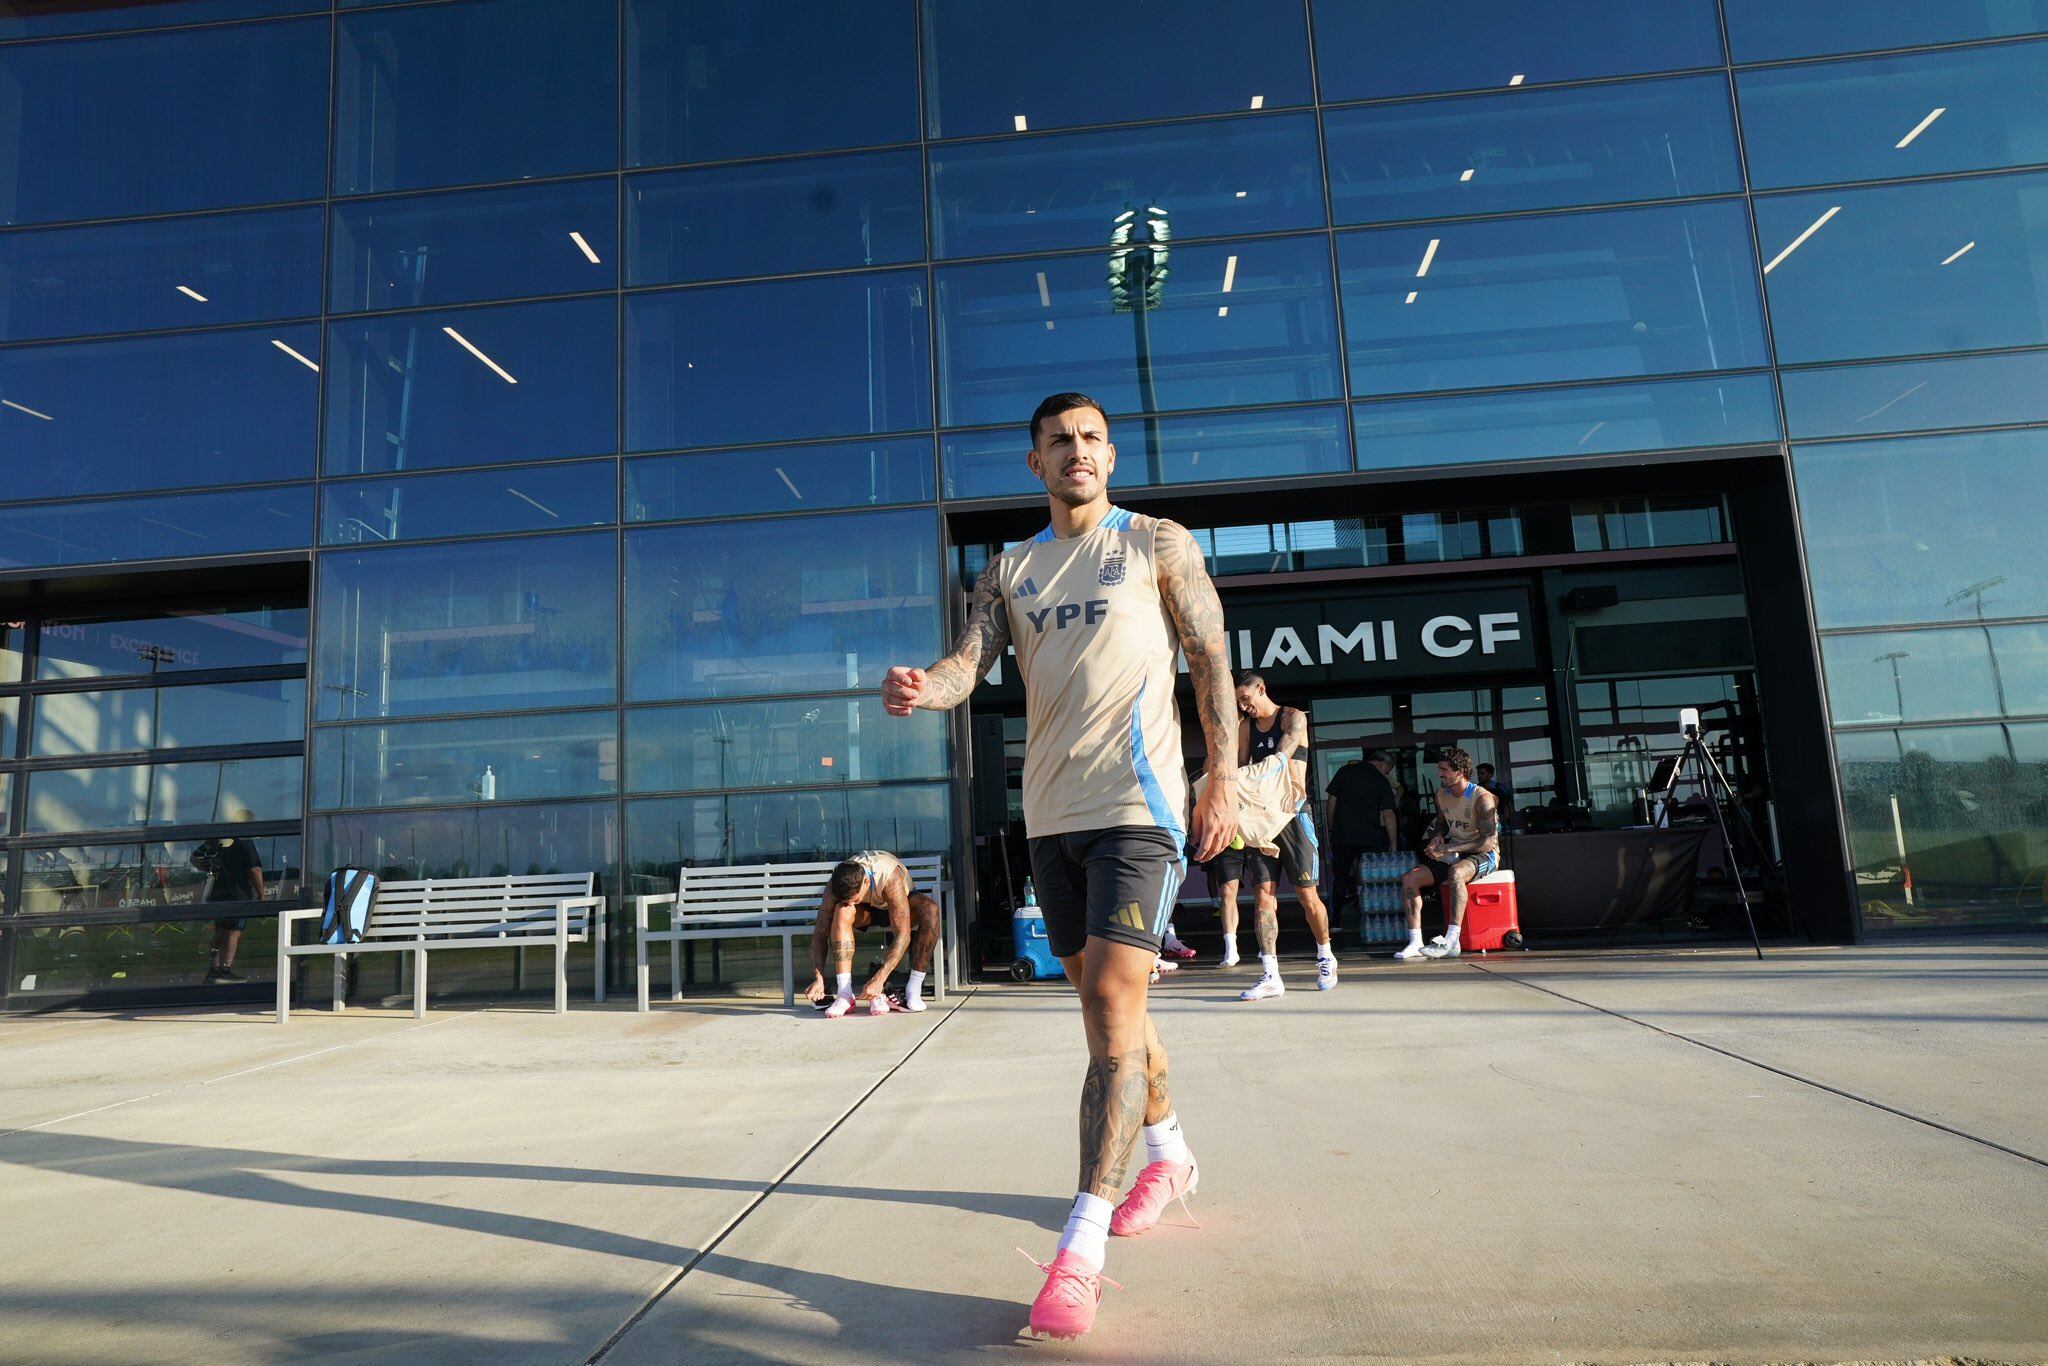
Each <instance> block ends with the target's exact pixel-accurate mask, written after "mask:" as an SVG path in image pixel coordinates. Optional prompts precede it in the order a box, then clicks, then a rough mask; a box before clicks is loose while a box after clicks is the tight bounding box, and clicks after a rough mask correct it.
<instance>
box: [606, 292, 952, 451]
mask: <svg viewBox="0 0 2048 1366" xmlns="http://www.w3.org/2000/svg"><path fill="white" fill-rule="evenodd" d="M931 411H932V403H931V358H930V348H929V342H928V339H927V336H926V332H925V310H924V273H923V272H922V271H897V272H894V273H891V274H886V275H841V276H834V277H830V278H826V279H818V280H778V281H773V282H770V283H767V284H755V285H718V286H713V287H711V288H706V289H688V290H677V291H674V292H671V293H664V294H641V295H636V296H634V297H632V298H630V299H628V300H627V301H626V443H627V449H628V450H635V451H648V450H655V451H658V450H666V449H669V448H672V447H679V446H726V445H733V444H735V443H738V442H743V441H748V442H752V441H796V440H801V439H803V438H804V437H810V436H841V435H850V434H852V433H856V432H888V431H906V430H910V429H913V428H918V427H926V426H929V425H930V424H931Z"/></svg>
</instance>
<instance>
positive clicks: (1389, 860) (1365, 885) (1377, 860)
mask: <svg viewBox="0 0 2048 1366" xmlns="http://www.w3.org/2000/svg"><path fill="white" fill-rule="evenodd" d="M1414 866H1415V856H1414V855H1413V854H1360V855H1359V856H1358V868H1357V881H1358V912H1359V922H1358V924H1359V929H1358V937H1359V939H1360V940H1362V941H1363V942H1364V943H1366V944H1368V945H1372V944H1391V943H1402V942H1405V941H1406V940H1407V938H1408V912H1407V909H1406V908H1405V907H1403V906H1402V904H1401V875H1402V874H1404V873H1406V872H1407V871H1408V870H1409V869H1410V868H1413V867H1414Z"/></svg>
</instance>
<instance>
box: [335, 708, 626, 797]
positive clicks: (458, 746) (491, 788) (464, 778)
mask: <svg viewBox="0 0 2048 1366" xmlns="http://www.w3.org/2000/svg"><path fill="white" fill-rule="evenodd" d="M618 785H619V714H618V713H617V712H613V711H599V712H574V713H570V714H568V715H555V716H493V717H488V718H485V719H482V720H464V721H412V722H406V723H404V724H401V725H395V726H344V727H339V728H326V729H321V730H317V731H315V732H313V803H312V804H313V807H314V808H315V809H316V810H330V809H332V808H335V807H343V806H415V805H424V804H448V803H454V802H491V801H522V800H531V799H533V798H535V797H586V796H599V795H602V794H604V793H608V792H616V791H617V790H618Z"/></svg>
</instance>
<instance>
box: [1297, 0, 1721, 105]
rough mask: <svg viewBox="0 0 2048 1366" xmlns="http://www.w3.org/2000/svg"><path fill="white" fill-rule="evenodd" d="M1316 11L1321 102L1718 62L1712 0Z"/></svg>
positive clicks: (1480, 1) (1454, 3)
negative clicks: (1652, 3)
mask: <svg viewBox="0 0 2048 1366" xmlns="http://www.w3.org/2000/svg"><path fill="white" fill-rule="evenodd" d="M1315 16H1316V71H1317V74H1318V75H1320V76H1321V78H1322V87H1321V88H1322V97H1323V99H1324V100H1326V101H1334V100H1366V99H1376V98H1379V97H1381V96H1385V95H1421V94H1427V93H1429V92H1431V91H1437V90H1491V89H1496V88H1500V87H1504V86H1518V85H1522V84H1524V83H1528V84H1532V85H1541V84H1543V83H1545V82H1547V81H1575V80H1579V79H1582V78H1584V77H1587V76H1630V75H1634V74H1636V73H1638V72H1648V71H1679V70H1683V69H1685V68H1687V67H1696V66H1719V65H1720V64H1721V24H1720V16H1719V15H1717V14H1716V13H1715V10H1714V3H1713V0H1665V3H1662V4H1658V5H1654V6H1648V5H1641V4H1637V3H1634V2H1633V0H1573V3H1571V4H1569V5H1530V4H1526V3H1523V2H1522V0H1434V2H1433V3H1431V4H1427V5H1404V4H1388V3H1385V2H1384V0H1381V3H1360V0H1315Z"/></svg>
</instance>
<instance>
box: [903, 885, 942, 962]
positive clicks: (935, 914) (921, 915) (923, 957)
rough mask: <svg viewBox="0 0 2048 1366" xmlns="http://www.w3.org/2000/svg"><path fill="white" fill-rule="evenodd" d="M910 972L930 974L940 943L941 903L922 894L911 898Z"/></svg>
mask: <svg viewBox="0 0 2048 1366" xmlns="http://www.w3.org/2000/svg"><path fill="white" fill-rule="evenodd" d="M910 921H911V929H910V970H911V971H912V972H930V971H931V967H932V950H933V949H934V948H936V947H937V946H938V942H939V903H938V902H936V901H934V900H932V899H931V898H930V897H928V896H925V895H923V894H922V893H920V894H918V895H916V896H913V897H911V898H910Z"/></svg>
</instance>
